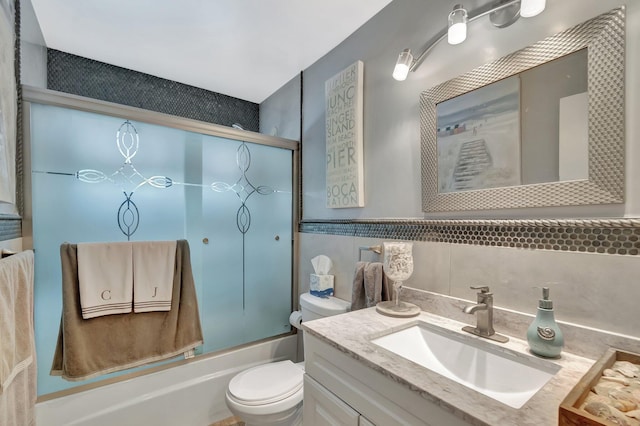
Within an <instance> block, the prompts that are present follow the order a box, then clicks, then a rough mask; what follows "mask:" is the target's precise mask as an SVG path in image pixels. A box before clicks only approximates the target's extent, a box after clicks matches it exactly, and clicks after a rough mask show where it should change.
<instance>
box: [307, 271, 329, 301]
mask: <svg viewBox="0 0 640 426" xmlns="http://www.w3.org/2000/svg"><path fill="white" fill-rule="evenodd" d="M309 289H310V293H311V294H312V295H314V296H320V297H327V296H333V275H316V274H311V280H310V285H309Z"/></svg>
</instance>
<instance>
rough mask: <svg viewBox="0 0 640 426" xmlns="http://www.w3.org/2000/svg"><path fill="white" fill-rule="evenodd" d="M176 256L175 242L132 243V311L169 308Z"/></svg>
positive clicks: (165, 309)
mask: <svg viewBox="0 0 640 426" xmlns="http://www.w3.org/2000/svg"><path fill="white" fill-rule="evenodd" d="M175 259H176V242H175V241H141V242H134V243H133V311H134V312H136V313H138V312H153V311H168V310H170V309H171V297H172V293H173V273H174V267H175Z"/></svg>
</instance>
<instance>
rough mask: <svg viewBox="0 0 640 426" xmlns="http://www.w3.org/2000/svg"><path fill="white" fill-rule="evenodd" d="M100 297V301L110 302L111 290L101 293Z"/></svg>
mask: <svg viewBox="0 0 640 426" xmlns="http://www.w3.org/2000/svg"><path fill="white" fill-rule="evenodd" d="M100 297H102V300H111V290H105V291H103V292H102V293H100Z"/></svg>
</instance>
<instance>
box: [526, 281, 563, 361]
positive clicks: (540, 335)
mask: <svg viewBox="0 0 640 426" xmlns="http://www.w3.org/2000/svg"><path fill="white" fill-rule="evenodd" d="M527 340H528V341H529V348H530V349H531V352H533V353H534V354H536V355H540V356H543V357H548V358H557V357H559V356H560V352H561V351H562V346H564V337H563V336H562V331H561V330H560V327H558V324H556V320H555V318H554V315H553V302H552V301H551V300H549V287H543V288H542V299H540V301H539V302H538V313H537V314H536V319H535V320H533V322H532V323H531V325H530V326H529V329H528V330H527Z"/></svg>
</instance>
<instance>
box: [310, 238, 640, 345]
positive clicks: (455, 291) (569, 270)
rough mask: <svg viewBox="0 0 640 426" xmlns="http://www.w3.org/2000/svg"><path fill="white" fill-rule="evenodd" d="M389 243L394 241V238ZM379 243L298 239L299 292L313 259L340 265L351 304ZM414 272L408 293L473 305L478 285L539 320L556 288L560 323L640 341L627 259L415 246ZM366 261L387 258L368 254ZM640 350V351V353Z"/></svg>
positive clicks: (338, 273) (636, 292)
mask: <svg viewBox="0 0 640 426" xmlns="http://www.w3.org/2000/svg"><path fill="white" fill-rule="evenodd" d="M388 240H391V239H388ZM382 241H383V240H382V239H380V238H366V237H356V236H346V235H328V234H313V233H301V234H300V268H299V289H300V291H301V292H304V291H308V288H309V274H310V273H311V272H312V266H311V263H310V260H311V258H313V257H314V256H316V255H318V254H325V255H327V256H329V257H330V258H331V259H332V260H333V262H334V268H333V274H334V275H335V294H336V297H339V298H341V299H345V300H350V299H351V287H352V282H353V272H354V268H355V263H356V262H357V261H358V259H359V255H360V251H359V247H361V246H371V245H377V244H381V243H382ZM413 255H414V273H413V275H412V276H411V278H409V279H408V280H407V281H406V282H405V286H406V287H411V288H414V289H418V290H426V291H429V292H433V293H436V294H441V295H445V296H452V297H456V298H460V299H465V300H470V301H475V297H476V296H475V294H476V291H475V290H471V289H470V288H469V287H470V286H472V285H479V284H482V285H487V286H489V287H490V288H491V291H492V292H493V293H494V304H495V305H496V306H498V307H500V308H503V309H507V310H513V311H518V312H521V313H524V314H529V315H534V314H535V312H536V308H537V304H538V299H539V298H540V295H541V290H540V288H541V287H543V286H548V287H550V289H551V299H552V300H553V301H554V308H555V311H556V318H557V319H558V320H560V321H564V322H568V323H575V324H579V325H581V326H583V327H591V328H596V329H602V330H606V331H608V332H613V333H620V334H624V335H629V336H634V337H640V329H639V328H638V326H637V325H638V323H639V322H638V321H639V320H640V314H639V313H638V312H640V311H639V310H638V306H637V302H638V300H640V283H639V282H637V278H636V277H638V276H640V258H639V257H637V256H628V255H625V256H623V255H604V254H597V253H580V252H565V251H552V250H533V249H525V248H511V247H491V246H479V245H466V244H452V243H444V242H428V241H414V249H413ZM362 260H365V261H381V260H382V259H381V256H379V255H376V254H374V253H372V252H366V251H363V252H362ZM639 349H640V348H639Z"/></svg>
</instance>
